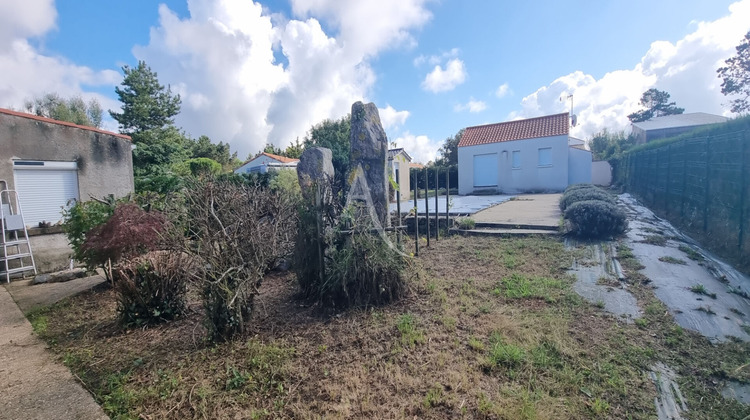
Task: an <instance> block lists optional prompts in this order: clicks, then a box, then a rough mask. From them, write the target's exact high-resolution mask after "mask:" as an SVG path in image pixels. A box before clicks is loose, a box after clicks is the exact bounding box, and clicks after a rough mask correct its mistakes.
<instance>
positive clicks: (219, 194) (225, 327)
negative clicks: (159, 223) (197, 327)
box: [184, 178, 297, 341]
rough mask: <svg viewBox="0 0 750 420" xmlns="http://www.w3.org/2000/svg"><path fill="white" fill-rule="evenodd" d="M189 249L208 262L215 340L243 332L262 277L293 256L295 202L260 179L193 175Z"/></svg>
mask: <svg viewBox="0 0 750 420" xmlns="http://www.w3.org/2000/svg"><path fill="white" fill-rule="evenodd" d="M185 205H186V206H185V211H186V218H185V220H186V226H185V227H184V228H185V231H184V232H185V234H186V236H187V238H188V240H187V241H185V242H184V250H185V252H186V253H188V254H190V255H192V256H194V257H195V258H196V261H199V263H200V264H201V265H202V266H203V267H204V269H203V270H202V271H201V278H200V286H201V291H202V294H203V303H204V307H205V309H206V315H207V318H208V326H209V331H210V334H211V338H212V339H213V340H220V341H221V340H226V339H230V338H232V337H233V336H234V335H236V334H239V333H242V332H243V331H245V329H246V327H247V323H248V320H249V317H250V314H251V312H252V304H253V298H254V297H255V295H257V294H258V287H260V285H261V282H262V280H263V276H264V275H265V274H266V273H267V272H268V271H269V270H270V269H271V268H273V267H274V266H275V265H276V264H277V263H278V261H279V260H280V259H281V258H284V257H286V256H288V255H289V254H290V253H291V251H292V249H293V247H294V239H295V236H296V225H297V212H296V203H295V202H294V200H293V199H292V198H289V197H287V196H285V195H284V194H282V193H275V192H272V191H271V190H270V189H269V188H267V187H263V186H261V185H259V184H255V183H253V184H247V183H243V182H238V181H236V180H232V179H212V178H207V179H201V180H192V181H190V182H189V183H188V185H187V188H186V190H185Z"/></svg>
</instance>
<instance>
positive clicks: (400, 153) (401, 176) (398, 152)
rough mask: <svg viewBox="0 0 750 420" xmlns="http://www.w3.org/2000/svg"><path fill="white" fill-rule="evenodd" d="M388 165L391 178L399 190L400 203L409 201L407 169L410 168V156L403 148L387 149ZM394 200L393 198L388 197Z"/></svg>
mask: <svg viewBox="0 0 750 420" xmlns="http://www.w3.org/2000/svg"><path fill="white" fill-rule="evenodd" d="M388 165H389V168H390V171H391V177H393V180H394V181H396V183H397V184H398V186H399V189H400V190H401V197H400V200H401V201H405V200H408V199H409V193H410V191H411V189H410V188H411V184H410V182H409V181H410V179H411V177H410V176H409V168H410V167H411V156H409V154H408V153H406V151H405V150H404V149H403V148H398V149H389V150H388ZM390 199H391V200H394V199H395V198H394V197H390Z"/></svg>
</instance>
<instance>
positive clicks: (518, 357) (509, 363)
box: [488, 333, 526, 368]
mask: <svg viewBox="0 0 750 420" xmlns="http://www.w3.org/2000/svg"><path fill="white" fill-rule="evenodd" d="M525 359H526V351H525V350H524V349H523V348H522V347H519V346H517V345H515V344H510V343H505V340H504V339H503V337H502V335H500V334H499V333H493V334H492V336H491V337H490V354H489V357H488V362H489V365H490V367H500V366H503V367H508V368H514V367H518V366H519V365H520V364H521V363H523V362H524V360H525Z"/></svg>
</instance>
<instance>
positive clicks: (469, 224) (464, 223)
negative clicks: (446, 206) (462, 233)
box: [458, 217, 477, 230]
mask: <svg viewBox="0 0 750 420" xmlns="http://www.w3.org/2000/svg"><path fill="white" fill-rule="evenodd" d="M476 225H477V222H476V221H475V220H474V219H472V218H469V217H464V218H462V219H459V220H458V228H459V229H463V230H470V229H474V228H475V227H476Z"/></svg>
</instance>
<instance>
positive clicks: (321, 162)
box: [297, 147, 334, 203]
mask: <svg viewBox="0 0 750 420" xmlns="http://www.w3.org/2000/svg"><path fill="white" fill-rule="evenodd" d="M332 162H333V153H331V149H326V148H325V147H308V148H306V149H305V151H304V152H303V153H302V156H300V158H299V163H297V179H298V180H299V185H300V188H301V189H302V196H303V197H304V198H305V200H307V202H308V203H314V202H315V188H316V187H317V186H320V187H322V188H321V189H322V191H323V192H328V191H330V190H331V185H332V184H333V175H334V172H333V163H332ZM323 195H328V194H323Z"/></svg>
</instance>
